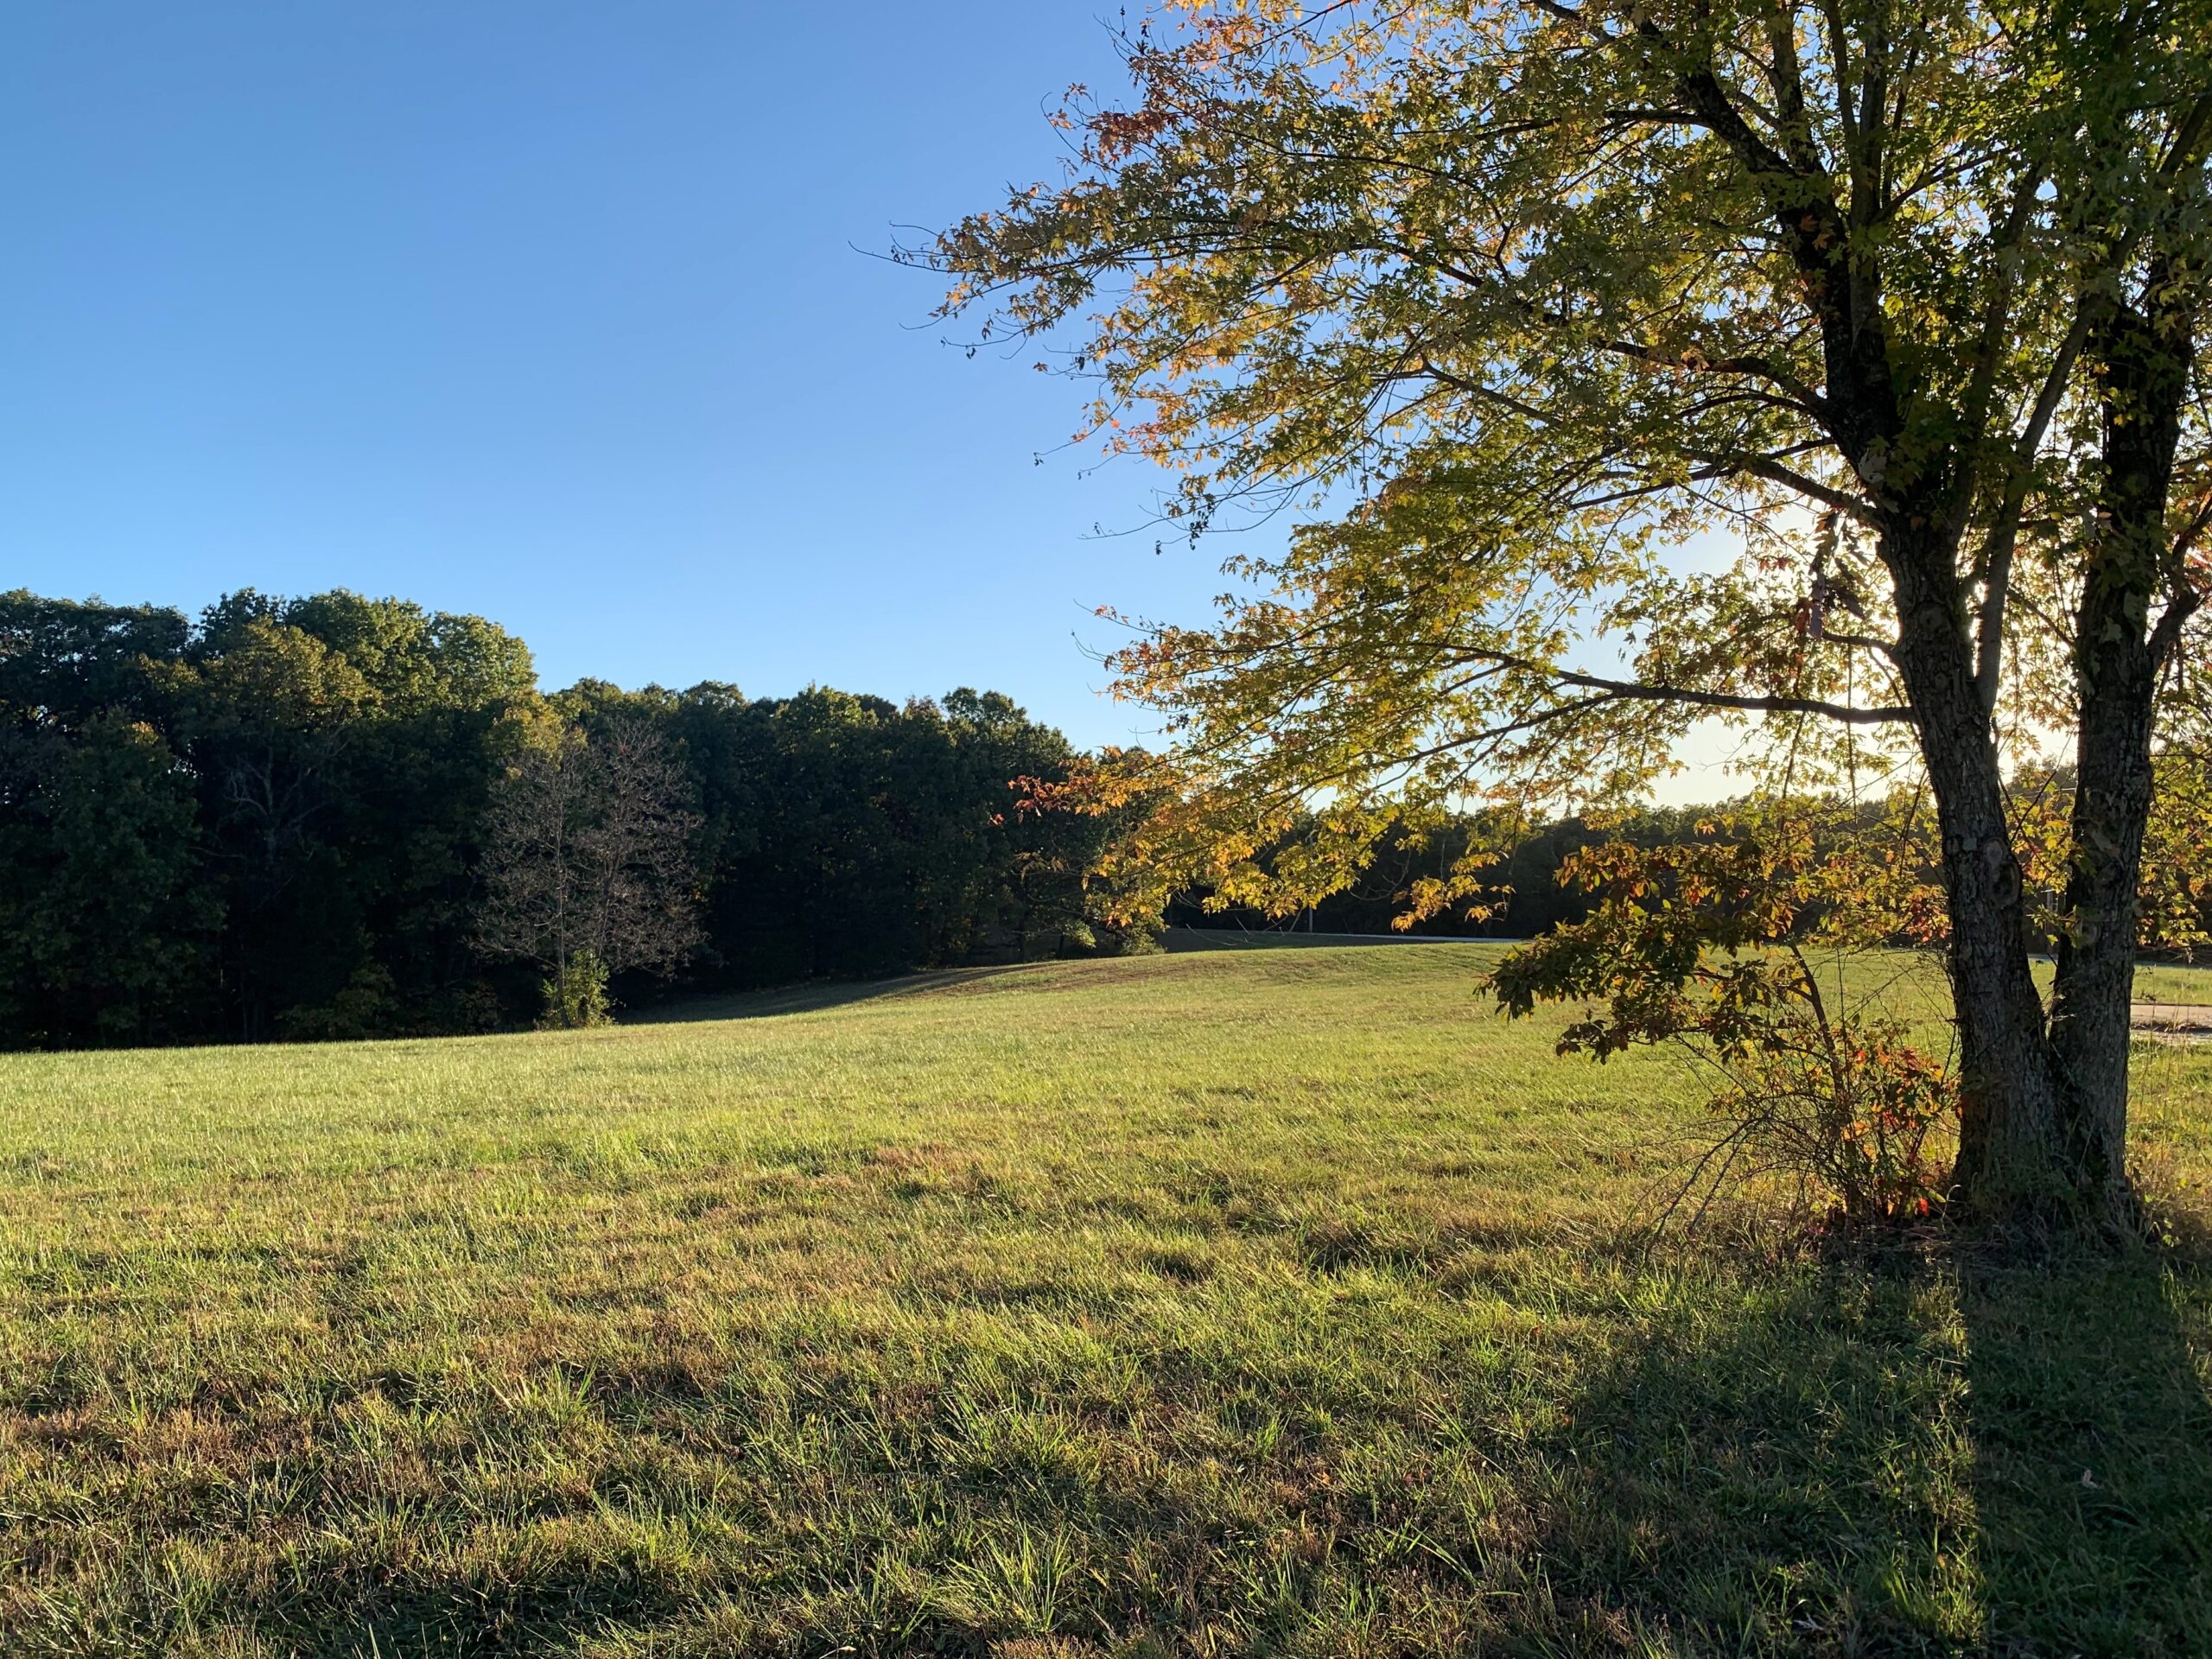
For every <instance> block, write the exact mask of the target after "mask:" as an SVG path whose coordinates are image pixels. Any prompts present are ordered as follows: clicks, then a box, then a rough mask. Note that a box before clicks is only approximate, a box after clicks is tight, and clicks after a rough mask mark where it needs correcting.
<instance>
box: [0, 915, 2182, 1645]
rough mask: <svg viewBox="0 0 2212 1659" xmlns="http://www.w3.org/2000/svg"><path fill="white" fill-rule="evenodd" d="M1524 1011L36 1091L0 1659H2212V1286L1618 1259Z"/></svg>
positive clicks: (1646, 1141)
mask: <svg viewBox="0 0 2212 1659" xmlns="http://www.w3.org/2000/svg"><path fill="white" fill-rule="evenodd" d="M1485 955H1486V953H1485V950H1484V948H1483V947H1475V946H1456V947H1435V948H1427V949H1420V950H1413V949H1408V950H1323V949H1317V950H1276V951H1251V952H1230V953H1223V954H1212V953H1205V954H1196V955H1188V956H1179V957H1164V958H1151V959H1141V960H1135V961H1129V962H1100V963H1071V964H1065V965H1053V966H1046V967H1040V968H1033V969H1016V970H1007V971H1003V972H987V973H976V974H971V975H967V976H951V977H948V978H945V979H943V980H938V981H932V982H925V983H921V984H917V983H915V982H904V983H900V984H898V985H894V986H889V987H883V988H875V989H874V990H873V991H871V992H868V993H866V994H863V993H861V992H858V991H855V992H852V993H849V994H843V995H824V996H820V997H817V998H814V999H811V1001H814V1002H816V1003H818V1004H819V1006H809V1002H810V999H809V998H805V997H797V996H794V997H786V998H784V999H781V1000H777V999H763V1000H758V1001H752V1002H747V1003H739V1004H733V1005H728V1006H727V1007H724V1008H722V1009H721V1010H720V1012H721V1013H724V1014H739V1015H746V1016H750V1017H737V1018H727V1019H718V1020H694V1021H691V1022H689V1023H661V1024H656V1025H651V1026H636V1027H626V1028H621V1029H616V1030H612V1031H605V1032H596V1033H578V1034H562V1035H556V1034H548V1035H540V1036H521V1037H505V1038H493V1039H470V1040H458V1041H448V1042H435V1043H432V1042H425V1043H395V1044H386V1045H380V1046H331V1047H322V1048H312V1049H309V1048H269V1049H252V1050H228V1051H218V1050H208V1051H197V1052H146V1053H131V1054H102V1055H91V1056H65V1057H54V1058H33V1057H23V1056H16V1057H8V1058H5V1059H4V1060H0V1343H4V1350H0V1654H5V1655H8V1656H16V1655H29V1654H70V1655H80V1654H108V1653H114V1654H155V1653H159V1654H164V1655H230V1656H241V1659H242V1656H248V1655H269V1656H274V1655H279V1654H293V1653H311V1654H331V1655H340V1654H344V1655H363V1656H367V1655H376V1656H387V1659H388V1656H416V1655H429V1654H489V1653H531V1654H536V1653H549V1654H567V1655H594V1656H617V1655H621V1656H639V1659H642V1656H646V1655H653V1656H682V1655H699V1656H705V1655H725V1654H738V1655H744V1654H763V1655H766V1654H774V1655H789V1656H792V1659H817V1656H826V1655H835V1654H842V1653H860V1654H874V1653H883V1654H892V1653H910V1652H930V1651H935V1652H945V1653H963V1654H995V1655H999V1656H1003V1659H1046V1656H1061V1659H1074V1656H1078V1655H1094V1654H1098V1653H1111V1654H1125V1655H1132V1656H1134V1655H1147V1654H1159V1655H1165V1654H1170V1653H1175V1654H1181V1653H1191V1654H1209V1655H1211V1654H1221V1655H1228V1654H1247V1653H1249V1654H1262V1653H1265V1654H1303V1655H1339V1654H1374V1655H1383V1654H1430V1653H1433V1654H1444V1653H1465V1652H1497V1653H1504V1654H1522V1653H1526V1654H1582V1653H1612V1652H1620V1653H1630V1654H1690V1653H1726V1654H1744V1653H1769V1652H1779V1653H1807V1654H1845V1653H1893V1652H1902V1653H1912V1652H1929V1653H1980V1652H1993V1653H2018V1654H2050V1655H2054V1656H2056V1655H2065V1654H2069V1653H2084V1654H2088V1653H2094V1654H2114V1655H2119V1654H2129V1655H2133V1654H2151V1655H2158V1654H2168V1655H2180V1654H2185V1653H2199V1652H2203V1651H2206V1650H2207V1646H2208V1643H2212V1637H2208V1635H2207V1632H2208V1631H2212V1588H2208V1579H2207V1571H2208V1566H2212V1408H2208V1405H2207V1398H2206V1385H2207V1379H2208V1360H2212V1264H2208V1263H2207V1262H2206V1259H2205V1258H2203V1257H2202V1256H2201V1255H2198V1254H2197V1253H2196V1250H2195V1249H2194V1248H2193V1247H2192V1246H2190V1245H2189V1244H2188V1243H2184V1244H2183V1246H2182V1247H2179V1248H2177V1249H2175V1250H2173V1251H2171V1252H2168V1253H2166V1254H2165V1255H2152V1254H2151V1253H2150V1252H2147V1251H2145V1252H2142V1253H2139V1254H2137V1255H2133V1256H2128V1257H2125V1258H2120V1259H2101V1260H2096V1261H2084V1262H2080V1263H2077V1264H2075V1265H2072V1266H2069V1267H2063V1268H2059V1269H2057V1270H2056V1271H2054V1272H2052V1273H2050V1274H2031V1273H2027V1272H2024V1271H2020V1270H2018V1269H2006V1268H1997V1267H1993V1266H1989V1265H1986V1264H1983V1265H1976V1264H1975V1263H1974V1262H1971V1261H1965V1262H1961V1261H1955V1260H1952V1259H1949V1258H1948V1257H1946V1256H1945V1255H1942V1253H1941V1252H1940V1251H1936V1250H1930V1251H1928V1252H1923V1253H1920V1254H1917V1255H1910V1256H1903V1257H1899V1258H1897V1259H1894V1260H1886V1261H1884V1262H1877V1263H1872V1264H1861V1265H1848V1264H1845V1265H1839V1264H1836V1263H1833V1262H1831V1263H1827V1264H1822V1263H1820V1262H1802V1263H1794V1264H1791V1263H1783V1262H1777V1261H1776V1260H1773V1259H1768V1258H1766V1257H1764V1256H1763V1255H1761V1253H1760V1251H1759V1250H1758V1248H1757V1247H1756V1242H1755V1241H1754V1242H1751V1243H1743V1244H1739V1245H1737V1246H1734V1247H1732V1248H1731V1249H1720V1248H1719V1247H1717V1246H1716V1247H1713V1248H1709V1249H1701V1250H1697V1251H1689V1250H1684V1249H1670V1250H1668V1251H1664V1252H1662V1253H1659V1254H1656V1255H1643V1254H1639V1253H1637V1251H1635V1250H1633V1249H1630V1248H1628V1247H1627V1246H1626V1245H1625V1243H1624V1242H1623V1224H1624V1222H1625V1221H1626V1220H1628V1219H1630V1218H1631V1217H1633V1216H1634V1215H1635V1214H1636V1213H1637V1207H1638V1205H1641V1204H1642V1203H1643V1202H1644V1200H1645V1198H1646V1195H1647V1194H1648V1193H1649V1191H1650V1190H1651V1188H1652V1185H1653V1184H1654V1182H1655V1181H1656V1180H1658V1179H1660V1178H1661V1177H1662V1175H1663V1173H1664V1172H1665V1170H1666V1168H1667V1167H1668V1166H1669V1156H1670V1155H1671V1154H1670V1149H1671V1148H1673V1147H1676V1146H1678V1145H1679V1144H1680V1143H1681V1140H1682V1138H1683V1137H1684V1136H1685V1135H1690V1134H1694V1133H1695V1132H1696V1131H1697V1129H1698V1128H1699V1125H1698V1122H1697V1118H1696V1114H1695V1111H1694V1109H1693V1108H1692V1107H1691V1106H1690V1105H1688V1102H1689V1101H1690V1100H1691V1099H1692V1098H1693V1096H1692V1093H1691V1091H1690V1090H1689V1088H1688V1084H1686V1082H1685V1080H1684V1079H1683V1077H1681V1074H1680V1073H1679V1072H1678V1071H1675V1069H1673V1067H1672V1066H1671V1065H1669V1064H1668V1063H1665V1062H1662V1061H1661V1060H1657V1059H1654V1058H1630V1059H1629V1060H1627V1061H1623V1062H1616V1063H1615V1064H1613V1065H1610V1066H1607V1067H1605V1068H1602V1069H1600V1068H1597V1067H1593V1066H1592V1065H1588V1064H1586V1063H1584V1062H1580V1061H1562V1060H1559V1059H1556V1058H1554V1057H1553V1056H1552V1054H1551V1052H1550V1049H1551V1042H1552V1039H1553V1036H1554V1034H1555V1032H1556V1028H1557V1022H1556V1021H1555V1020H1554V1021H1549V1022H1547V1021H1539V1022H1535V1023H1533V1024H1528V1025H1522V1026H1515V1027H1507V1026H1503V1025H1501V1024H1499V1023H1498V1022H1497V1020H1496V1019H1495V1018H1494V1017H1493V1016H1492V1015H1491V1014H1490V1013H1489V1012H1488V1010H1487V1009H1486V1007H1484V1005H1482V1004H1481V1003H1480V1002H1478V1001H1477V1000H1476V999H1475V997H1474V996H1473V995H1472V992H1471V984H1470V979H1471V974H1472V972H1473V970H1474V969H1475V968H1476V967H1477V966H1478V964H1479V963H1480V962H1482V961H1483V960H1484V959H1485ZM2183 988H2186V987H2185V986H2184V987H2183ZM2203 1000H2207V1001H2212V996H2207V997H2206V998H2204V999H2203ZM2140 1056H2141V1064H2140V1076H2141V1096H2140V1104H2139V1122H2140V1124H2141V1129H2142V1133H2141V1144H2142V1147H2143V1160H2144V1163H2145V1169H2146V1171H2147V1173H2148V1175H2149V1178H2150V1179H2151V1181H2152V1184H2153V1185H2155V1186H2156V1187H2157V1188H2158V1190H2159V1191H2160V1192H2164V1193H2166V1194H2169V1195H2171V1197H2170V1198H2169V1199H2168V1202H2169V1203H2170V1204H2171V1205H2173V1206H2175V1210H2176V1213H2177V1215H2178V1216H2179V1217H2180V1220H2181V1232H2182V1234H2183V1237H2184V1239H2185V1240H2186V1239H2188V1238H2190V1237H2193V1236H2194V1232H2193V1228H2192V1226H2191V1224H2190V1223H2191V1217H2193V1215H2194V1214H2195V1211H2196V1206H2197V1204H2198V1194H2199V1193H2200V1192H2201V1189H2202V1183H2203V1182H2204V1181H2205V1180H2206V1179H2208V1178H2212V1048H2200V1049H2195V1050H2190V1049H2183V1048H2177V1047H2171V1046H2150V1045H2146V1046H2145V1047H2144V1048H2143V1049H2142V1050H2141V1051H2140Z"/></svg>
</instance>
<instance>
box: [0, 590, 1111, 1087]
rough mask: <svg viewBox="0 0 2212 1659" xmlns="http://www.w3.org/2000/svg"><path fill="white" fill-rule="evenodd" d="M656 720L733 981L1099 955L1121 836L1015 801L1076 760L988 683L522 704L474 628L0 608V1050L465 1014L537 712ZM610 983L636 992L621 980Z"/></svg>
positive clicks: (305, 605) (715, 958)
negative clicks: (1095, 880)
mask: <svg viewBox="0 0 2212 1659" xmlns="http://www.w3.org/2000/svg"><path fill="white" fill-rule="evenodd" d="M608 721H620V722H625V723H629V724H632V725H634V723H635V722H638V721H644V722H647V723H649V724H650V725H651V726H652V727H653V728H655V729H656V730H658V732H659V733H660V734H661V735H662V736H663V737H664V739H665V740H666V742H667V746H668V748H669V750H670V752H671V753H675V754H676V755H677V756H678V757H680V760H681V770H682V773H683V778H684V779H686V780H687V782H688V785H689V787H690V790H691V791H693V792H694V798H693V799H692V800H691V801H690V802H689V803H687V805H688V807H689V809H690V810H691V811H693V812H696V815H697V818H698V823H699V826H700V827H699V829H698V839H699V842H700V844H699V846H698V848H697V849H696V868H697V870H698V873H699V877H698V891H697V893H696V904H697V906H698V908H699V912H700V917H701V920H702V922H703V924H704V930H703V931H704V935H705V943H704V944H703V945H702V948H701V949H700V950H699V951H698V952H697V955H696V960H695V961H693V962H692V963H690V966H689V968H688V969H687V971H686V972H685V973H684V974H683V976H682V982H683V984H685V985H687V986H689V987H691V988H739V987H745V986H753V985H765V984H771V983H776V982H787V981H791V980H795V979H801V978H805V977H810V976H868V975H873V974H880V973H885V972H890V971H894V970H897V969H903V968H907V967H912V966H917V965H922V964H928V963H950V962H959V961H969V960H974V959H976V958H978V957H1002V958H1004V957H1027V956H1035V955H1051V954H1055V953H1058V952H1061V951H1064V950H1081V949H1090V948H1094V946H1095V944H1096V933H1095V931H1094V930H1093V929H1092V927H1091V925H1090V923H1089V922H1088V921H1087V920H1086V918H1085V916H1084V892H1083V883H1082V875H1083V872H1084V869H1085V868H1088V866H1089V864H1090V861H1091V860H1092V858H1093V857H1094V855H1095V854H1096V851H1097V849H1098V846H1099V844H1100V842H1101V841H1102V840H1103V837H1104V836H1107V835H1108V834H1109V833H1110V829H1111V826H1110V825H1109V824H1107V823H1104V822H1103V821H1101V820H1098V819H1095V818H1081V817H1071V816H1066V815H1054V816H1052V817H1039V816H1038V815H1036V814H1035V813H1033V812H1024V811H1022V810H1020V794H1019V792H1018V791H1015V790H1014V789H1012V788H1010V787H1009V785H1010V782H1011V780H1014V779H1019V778H1024V777H1036V778H1043V779H1053V778H1058V777H1060V776H1063V775H1064V774H1065V769H1066V767H1067V766H1068V765H1069V764H1070V762H1071V760H1073V759H1074V751H1073V750H1072V749H1071V747H1070V746H1069V744H1068V742H1067V741H1066V740H1065V738H1063V737H1062V736H1061V735H1060V734H1059V733H1058V732H1057V731H1055V730H1053V729H1052V728H1049V727H1046V726H1041V725H1039V724H1038V723H1037V722H1035V721H1031V720H1029V719H1028V718H1027V716H1025V715H1023V713H1022V711H1021V710H1020V709H1017V708H1016V707H1015V706H1014V704H1013V703H1012V702H1009V701H1008V700H1007V698H1005V697H1003V696H996V695H994V694H990V693H976V692H973V691H967V690H961V691H956V692H954V693H952V694H951V695H950V696H947V697H945V698H944V699H943V700H942V701H941V702H909V703H906V704H904V705H900V704H895V703H892V702H886V701H884V700H882V699H880V698H877V697H870V696H853V695H849V694H848V693H845V692H841V691H832V690H809V691H806V692H804V693H802V694H800V695H799V696H794V697H786V698H774V699H761V698H747V697H746V696H742V695H741V693H740V692H739V691H738V690H736V688H735V687H734V686H728V685H719V684H706V685H700V686H695V687H693V688H692V689H691V690H688V691H683V692H670V691H663V690H658V689H651V690H644V691H638V692H625V691H622V690H619V689H618V688H616V687H614V686H612V685H608V684H605V683H598V682H591V681H587V682H585V683H581V684H578V685H576V686H575V687H572V688H570V689H569V690H566V691H563V692H558V693H556V694H553V695H550V696H545V695H541V694H540V693H539V691H538V690H537V682H536V675H535V673H534V671H533V669H532V665H531V657H530V652H529V651H528V649H527V648H526V647H525V646H524V644H523V642H522V641H521V640H519V639H516V638H515V637H514V636H512V634H509V633H508V632H505V630H503V629H501V628H499V627H498V626H495V625H494V624H493V623H490V622H487V621H486V620H483V619H482V618H480V617H474V616H455V615H447V614H442V613H429V612H425V611H424V610H423V609H421V608H420V607H416V606H415V605H412V604H409V603H406V602H404V601H397V600H368V599H363V598H360V597H359V596H358V595H355V594H349V593H343V592H340V593H329V594H318V595H315V596H314V597H311V598H307V599H296V600H277V599H271V598H269V597H265V596H264V595H261V594H254V593H251V592H247V593H241V594H233V595H232V596H230V597H228V598H226V599H225V600H223V601H220V602H219V603H218V604H216V605H215V606H213V607H211V608H209V609H208V610H207V612H206V613H204V614H203V615H202V616H201V617H200V619H199V620H197V621H196V622H195V621H191V620H188V619H187V618H186V617H185V616H184V615H183V614H182V613H179V612H177V611H174V610H168V609H162V608H157V607H116V606H107V605H102V604H99V603H97V602H87V603H81V604H80V603H75V602H72V601H62V600H51V599H42V598H38V597H35V596H34V595H32V594H28V593H23V592H16V593H12V594H0V1044H4V1045H6V1046H18V1047H20V1046H54V1047H58V1046H74V1045H81V1044H92V1043H143V1042H165V1041H183V1040H205V1039H263V1038H273V1037H284V1036H298V1037H337V1036H352V1035H372V1034H378V1033H430V1032H449V1031H465V1030H477V1029H487V1028H493V1027H499V1026H501V1025H505V1024H509V1023H513V1022H516V1021H518V1020H523V1019H526V1018H528V1017H529V1016H530V1014H531V1012H532V1008H533V1005H534V999H535V997H536V995H537V987H536V982H535V980H534V979H533V977H532V975H531V972H530V971H529V970H528V969H524V968H522V967H519V966H517V965H513V964H503V963H499V962H498V961H496V960H493V959H492V958H490V957H486V954H485V953H484V952H483V950H481V949H480V935H479V930H478V928H477V926H476V923H475V916H476V906H477V903H478V899H479V886H480V882H479V870H480V860H481V855H482V850H483V849H482V842H481V837H482V835H483V825H484V823H485V816H486V804H487V801H488V799H489V798H490V795H491V792H492V791H493V787H494V785H495V784H496V783H497V780H499V779H500V778H501V777H502V776H503V775H504V774H505V772H506V771H507V769H508V768H509V767H510V766H511V765H512V764H513V761H514V759H515V757H516V756H517V755H518V754H519V753H522V752H523V751H524V749H525V748H526V747H528V746H529V745H530V743H531V742H532V741H534V740H542V737H543V732H544V730H545V729H546V728H547V727H548V726H549V725H550V726H552V727H554V728H559V727H562V726H570V727H575V728H582V730H583V731H584V732H585V733H587V734H588V733H589V732H590V731H591V730H592V728H594V726H595V725H599V724H603V723H606V722H608ZM656 990H657V986H656V985H655V984H652V983H647V982H638V983H625V984H620V985H618V986H617V991H618V993H619V994H620V995H623V996H624V997H626V998H628V999H630V1000H637V999H639V998H641V997H645V996H648V995H654V994H655V993H656Z"/></svg>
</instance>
